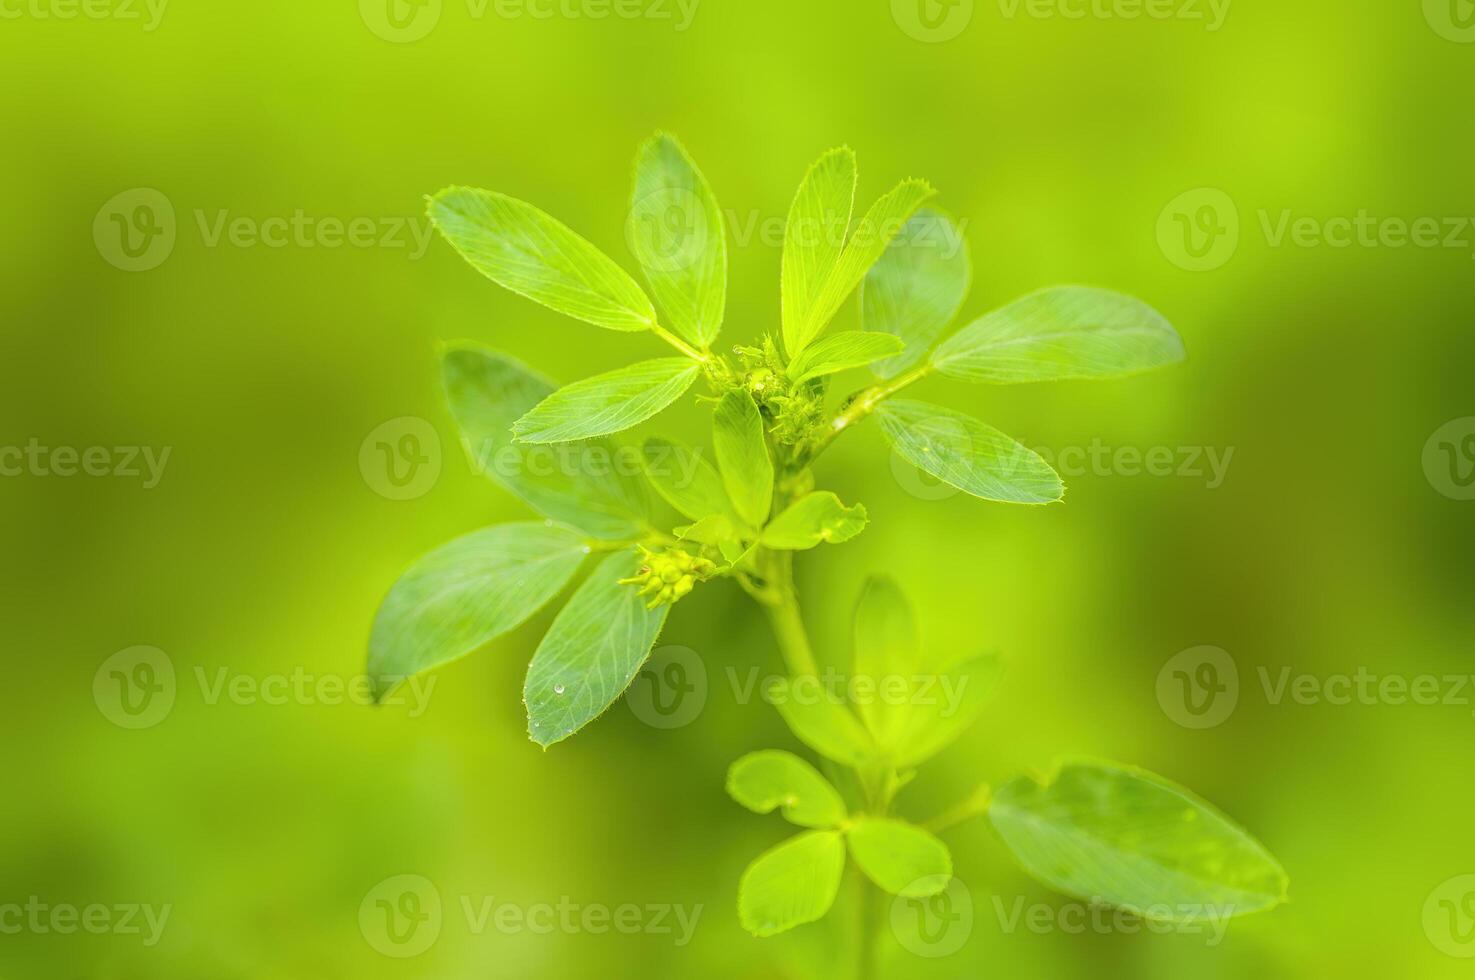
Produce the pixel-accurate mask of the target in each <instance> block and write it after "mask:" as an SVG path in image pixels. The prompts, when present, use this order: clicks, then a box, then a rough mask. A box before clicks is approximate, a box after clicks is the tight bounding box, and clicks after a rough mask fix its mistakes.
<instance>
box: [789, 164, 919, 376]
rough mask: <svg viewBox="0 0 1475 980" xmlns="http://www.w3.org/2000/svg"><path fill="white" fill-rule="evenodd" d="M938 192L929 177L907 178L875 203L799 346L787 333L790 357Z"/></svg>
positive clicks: (853, 236) (813, 310) (849, 244)
mask: <svg viewBox="0 0 1475 980" xmlns="http://www.w3.org/2000/svg"><path fill="white" fill-rule="evenodd" d="M934 193H935V192H934V191H933V190H932V188H931V186H929V185H928V183H927V182H926V181H925V180H904V181H902V182H901V183H900V184H898V185H896V187H894V188H892V189H891V190H890V191H889V192H887V193H886V194H885V195H883V196H882V197H881V199H880V200H879V201H877V202H876V203H875V204H874V205H872V206H871V209H870V210H869V211H867V212H866V216H865V217H864V218H861V219H860V224H858V225H856V227H855V231H854V232H853V233H852V234H851V236H850V240H849V241H847V242H846V243H845V253H844V254H843V255H841V256H840V262H839V264H837V265H836V266H835V267H834V270H833V271H832V272H831V273H830V276H829V278H828V279H826V280H825V281H824V283H823V285H822V286H821V287H820V290H819V292H818V294H817V295H816V296H815V298H814V302H813V305H812V306H811V307H810V310H809V314H808V317H807V319H806V320H805V323H804V327H803V328H802V330H801V331H800V332H799V334H798V335H797V337H796V340H797V342H798V346H797V347H790V346H789V345H788V342H787V340H788V338H787V334H786V335H785V349H786V350H787V351H788V352H789V356H790V357H796V356H798V354H799V353H800V352H801V351H803V349H804V348H805V347H806V346H808V345H809V343H810V342H811V341H812V340H814V338H815V337H818V336H819V335H820V334H821V333H823V332H824V329H825V327H826V326H828V325H829V322H830V320H832V319H833V318H834V316H835V314H836V313H838V312H839V310H840V307H841V305H842V304H843V303H844V302H845V299H846V297H848V296H849V295H850V294H851V293H853V292H855V289H856V287H857V286H859V285H860V283H861V280H862V279H864V278H865V276H866V273H867V272H869V271H870V270H871V266H873V265H875V264H876V261H877V260H878V259H880V258H881V255H882V253H884V252H885V251H886V246H887V245H889V244H891V240H892V239H893V238H895V237H896V235H897V233H898V232H900V231H901V229H902V227H903V226H904V225H905V224H906V222H907V219H908V218H910V217H911V216H912V213H913V212H914V211H916V210H917V208H919V207H921V206H922V202H923V201H925V200H927V199H928V198H929V197H931V196H932V195H933V194H934ZM786 326H787V324H786Z"/></svg>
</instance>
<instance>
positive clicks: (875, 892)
mask: <svg viewBox="0 0 1475 980" xmlns="http://www.w3.org/2000/svg"><path fill="white" fill-rule="evenodd" d="M855 880H856V881H857V882H859V883H860V909H859V916H860V917H859V919H858V920H857V930H856V931H857V932H858V933H859V935H860V942H859V945H860V970H859V971H858V972H859V977H860V980H874V978H875V977H876V939H877V937H878V936H879V935H880V931H881V924H880V923H881V916H882V915H883V914H884V905H883V903H882V902H881V901H880V898H881V890H880V889H879V888H877V887H876V886H875V885H873V884H871V882H870V879H869V878H867V877H866V876H865V875H864V874H863V873H860V874H857V875H856V878H855Z"/></svg>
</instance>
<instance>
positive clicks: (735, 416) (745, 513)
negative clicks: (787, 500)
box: [712, 390, 773, 527]
mask: <svg viewBox="0 0 1475 980" xmlns="http://www.w3.org/2000/svg"><path fill="white" fill-rule="evenodd" d="M712 445H713V447H714V448H715V449H716V452H717V465H718V467H720V468H721V470H722V483H723V485H724V486H725V487H727V496H728V498H729V499H730V500H731V501H732V506H733V509H735V510H736V511H737V515H738V517H740V518H742V519H743V520H745V521H747V522H748V523H749V524H751V525H752V526H754V527H761V526H763V524H764V522H766V521H767V520H768V512H769V508H770V507H771V506H772V505H773V460H772V459H770V458H769V455H768V444H767V442H766V441H765V440H764V438H763V416H762V415H760V414H759V412H758V406H757V404H756V403H755V402H754V401H753V396H752V395H749V394H748V393H747V392H746V391H742V390H738V391H729V392H728V393H727V394H725V395H723V396H722V401H720V402H719V403H718V404H717V411H716V412H714V413H713V414H712Z"/></svg>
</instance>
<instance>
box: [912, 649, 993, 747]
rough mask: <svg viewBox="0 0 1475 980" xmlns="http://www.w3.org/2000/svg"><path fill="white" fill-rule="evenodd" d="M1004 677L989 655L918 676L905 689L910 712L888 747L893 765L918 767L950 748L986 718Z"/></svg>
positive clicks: (972, 658) (969, 658) (958, 662)
mask: <svg viewBox="0 0 1475 980" xmlns="http://www.w3.org/2000/svg"><path fill="white" fill-rule="evenodd" d="M1001 673H1002V668H1001V666H1000V663H999V658H998V656H997V655H995V654H992V653H985V654H977V655H974V656H965V657H962V658H960V659H958V660H956V661H954V662H953V663H950V664H948V665H946V666H943V667H939V668H933V669H932V670H927V669H924V670H923V672H922V673H921V674H920V675H914V678H913V679H912V680H911V681H910V683H909V684H908V685H907V686H906V687H905V688H904V689H905V690H906V691H907V692H908V698H907V700H908V704H907V708H908V710H907V711H906V713H905V715H904V716H903V721H902V723H901V725H900V727H899V730H898V731H897V732H896V733H895V734H894V735H892V736H891V738H890V739H888V740H887V741H886V742H885V743H884V744H885V752H886V755H887V757H888V759H889V760H890V762H891V764H892V765H894V766H896V767H897V768H899V769H907V768H910V767H912V766H919V765H921V764H922V763H924V762H926V761H927V760H928V759H930V758H932V757H933V756H934V755H936V754H937V753H939V752H941V751H942V750H943V749H945V748H947V747H948V746H949V745H950V744H952V742H953V741H954V740H955V739H957V738H958V737H959V736H960V735H962V734H963V732H965V731H966V730H967V729H968V728H969V727H970V726H972V724H973V723H974V722H975V721H977V720H978V718H979V716H980V715H982V714H983V709H984V708H985V707H986V706H987V704H988V698H989V695H991V694H992V693H993V690H994V687H995V686H997V684H998V681H999V675H1000V674H1001ZM918 677H920V679H917V678H918Z"/></svg>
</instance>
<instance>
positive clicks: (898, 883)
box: [846, 817, 953, 898]
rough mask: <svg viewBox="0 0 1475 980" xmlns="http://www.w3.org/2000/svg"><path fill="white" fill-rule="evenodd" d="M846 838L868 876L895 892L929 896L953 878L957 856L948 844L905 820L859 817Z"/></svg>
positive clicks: (851, 850)
mask: <svg viewBox="0 0 1475 980" xmlns="http://www.w3.org/2000/svg"><path fill="white" fill-rule="evenodd" d="M846 842H847V843H848V844H849V846H850V856H851V857H852V858H854V859H855V863H856V864H857V865H859V866H860V870H862V871H864V872H865V873H866V877H867V878H869V879H871V880H872V881H874V882H875V883H876V884H877V885H879V886H881V888H883V889H884V890H886V891H888V892H890V893H891V894H893V895H902V896H904V897H906V898H926V897H927V896H928V895H936V894H937V893H938V892H940V891H942V890H943V889H944V888H946V887H947V883H948V882H949V881H950V880H952V877H953V857H952V855H951V854H949V853H948V849H947V845H945V844H943V842H942V841H940V840H938V839H937V838H936V837H933V836H932V835H931V834H929V833H927V831H925V830H923V829H922V828H921V827H917V826H914V825H912V824H909V823H906V822H905V821H902V820H887V819H880V818H875V817H859V818H857V819H856V821H855V823H853V824H852V825H851V826H850V829H849V831H848V833H847V835H846Z"/></svg>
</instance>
